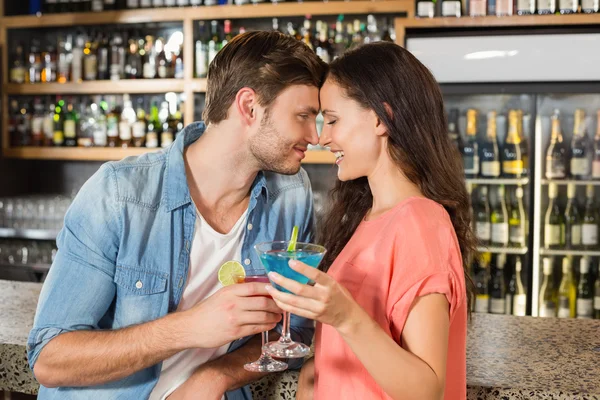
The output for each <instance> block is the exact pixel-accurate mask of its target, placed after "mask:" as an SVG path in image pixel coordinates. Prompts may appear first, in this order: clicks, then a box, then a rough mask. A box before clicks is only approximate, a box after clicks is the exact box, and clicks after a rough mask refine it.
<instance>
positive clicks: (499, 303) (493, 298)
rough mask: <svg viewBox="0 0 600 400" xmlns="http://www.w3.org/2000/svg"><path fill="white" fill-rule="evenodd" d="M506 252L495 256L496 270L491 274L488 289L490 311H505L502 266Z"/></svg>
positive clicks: (504, 284)
mask: <svg viewBox="0 0 600 400" xmlns="http://www.w3.org/2000/svg"><path fill="white" fill-rule="evenodd" d="M505 264H506V254H498V255H497V256H496V270H495V271H494V275H493V276H492V282H491V290H490V312H491V313H492V314H504V313H505V311H506V283H505V282H504V266H505Z"/></svg>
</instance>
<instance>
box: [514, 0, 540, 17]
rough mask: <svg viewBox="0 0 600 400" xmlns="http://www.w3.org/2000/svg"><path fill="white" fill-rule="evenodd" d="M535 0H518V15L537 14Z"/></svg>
mask: <svg viewBox="0 0 600 400" xmlns="http://www.w3.org/2000/svg"><path fill="white" fill-rule="evenodd" d="M535 2H536V0H517V5H516V7H517V14H518V15H531V14H535Z"/></svg>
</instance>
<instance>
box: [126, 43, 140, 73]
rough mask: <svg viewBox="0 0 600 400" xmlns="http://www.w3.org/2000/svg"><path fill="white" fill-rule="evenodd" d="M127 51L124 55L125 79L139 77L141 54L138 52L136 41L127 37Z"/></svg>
mask: <svg viewBox="0 0 600 400" xmlns="http://www.w3.org/2000/svg"><path fill="white" fill-rule="evenodd" d="M128 43H129V51H128V52H127V55H126V57H125V79H140V78H142V77H143V75H142V69H143V64H142V56H141V54H140V52H139V47H138V42H137V40H135V39H129V42H128Z"/></svg>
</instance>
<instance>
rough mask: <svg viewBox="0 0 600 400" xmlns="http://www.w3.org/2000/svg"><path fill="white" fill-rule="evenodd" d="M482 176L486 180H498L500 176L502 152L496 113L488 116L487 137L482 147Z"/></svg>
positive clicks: (492, 112) (490, 113)
mask: <svg viewBox="0 0 600 400" xmlns="http://www.w3.org/2000/svg"><path fill="white" fill-rule="evenodd" d="M480 159H481V176H482V177H484V178H498V177H499V176H500V152H499V151H498V139H497V136H496V112H495V111H490V112H489V113H488V114H487V136H486V140H485V141H484V142H483V143H482V145H481V151H480Z"/></svg>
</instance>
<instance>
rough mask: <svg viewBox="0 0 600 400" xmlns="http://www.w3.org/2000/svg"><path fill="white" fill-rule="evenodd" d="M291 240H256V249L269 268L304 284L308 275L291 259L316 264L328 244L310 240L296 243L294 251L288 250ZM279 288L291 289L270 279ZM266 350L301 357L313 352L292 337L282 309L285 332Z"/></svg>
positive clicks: (286, 356)
mask: <svg viewBox="0 0 600 400" xmlns="http://www.w3.org/2000/svg"><path fill="white" fill-rule="evenodd" d="M289 245H290V242H287V241H286V242H283V241H282V242H266V243H261V244H257V245H256V246H255V249H256V251H257V252H258V255H259V257H260V260H261V262H262V263H263V265H264V267H265V269H266V270H267V272H277V273H278V274H279V275H282V276H284V277H286V278H288V279H292V280H294V281H296V282H299V283H301V284H307V283H308V278H307V277H306V276H304V275H301V274H299V273H297V272H296V271H294V270H293V269H291V268H290V266H289V264H288V263H289V262H290V260H297V261H301V262H303V263H305V264H307V265H309V266H311V267H314V268H316V267H317V266H318V265H319V263H320V262H321V260H322V259H323V256H324V255H325V248H324V247H323V246H319V245H316V244H311V243H296V244H295V250H294V251H288V248H289ZM271 284H273V286H274V287H275V288H277V289H278V290H281V291H284V292H287V293H290V292H289V291H288V290H286V289H284V288H282V287H281V286H279V285H277V284H275V283H274V282H271ZM265 349H266V351H267V352H268V353H269V354H271V355H272V356H275V357H279V358H302V357H304V356H306V355H307V354H308V353H309V352H310V348H309V347H308V346H306V345H304V344H302V343H296V342H294V341H293V340H292V339H291V337H290V314H289V313H288V312H284V313H283V332H282V334H281V337H280V338H279V340H278V341H276V342H270V343H267V344H266V345H265Z"/></svg>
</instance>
